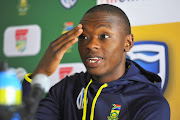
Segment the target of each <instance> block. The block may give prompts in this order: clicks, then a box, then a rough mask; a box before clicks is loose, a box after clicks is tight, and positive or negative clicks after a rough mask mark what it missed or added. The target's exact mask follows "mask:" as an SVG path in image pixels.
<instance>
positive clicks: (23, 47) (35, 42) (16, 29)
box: [3, 25, 41, 57]
mask: <svg viewBox="0 0 180 120" xmlns="http://www.w3.org/2000/svg"><path fill="white" fill-rule="evenodd" d="M40 47H41V29H40V27H39V26H38V25H24V26H12V27H8V28H6V30H5V32H4V46H3V51H4V54H5V55H6V56H7V57H17V56H32V55H36V54H37V53H38V52H39V50H40Z"/></svg>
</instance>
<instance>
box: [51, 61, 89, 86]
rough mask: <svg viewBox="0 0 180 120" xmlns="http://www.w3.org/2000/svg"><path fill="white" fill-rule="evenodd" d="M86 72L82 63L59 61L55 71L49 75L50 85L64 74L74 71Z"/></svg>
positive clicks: (73, 72) (69, 74)
mask: <svg viewBox="0 0 180 120" xmlns="http://www.w3.org/2000/svg"><path fill="white" fill-rule="evenodd" d="M82 71H83V72H86V68H85V66H84V64H83V63H61V64H59V66H58V68H57V69H56V71H55V72H54V73H53V74H52V75H51V76H49V79H50V81H51V82H50V84H51V85H50V86H53V85H54V84H56V83H57V82H59V81H60V80H62V79H63V78H64V77H66V76H71V75H74V74H75V73H80V72H82Z"/></svg>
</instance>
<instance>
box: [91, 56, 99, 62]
mask: <svg viewBox="0 0 180 120" xmlns="http://www.w3.org/2000/svg"><path fill="white" fill-rule="evenodd" d="M98 59H99V58H98V57H94V58H89V62H90V63H95V62H96V61H97V60H98Z"/></svg>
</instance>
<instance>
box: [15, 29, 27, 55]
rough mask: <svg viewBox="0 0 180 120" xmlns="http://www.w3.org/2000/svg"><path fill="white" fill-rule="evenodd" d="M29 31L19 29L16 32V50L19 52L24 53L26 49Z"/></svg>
mask: <svg viewBox="0 0 180 120" xmlns="http://www.w3.org/2000/svg"><path fill="white" fill-rule="evenodd" d="M27 33H28V29H18V30H16V49H17V50H18V51H19V52H23V51H24V50H25V48H26V40H27V36H26V35H27Z"/></svg>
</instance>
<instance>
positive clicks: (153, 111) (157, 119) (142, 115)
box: [134, 98, 170, 120]
mask: <svg viewBox="0 0 180 120" xmlns="http://www.w3.org/2000/svg"><path fill="white" fill-rule="evenodd" d="M134 120H170V107H169V104H168V102H167V101H166V99H165V98H163V99H161V100H157V101H151V102H149V103H147V104H145V105H144V106H143V107H142V108H141V110H139V112H138V114H137V115H136V117H135V119H134Z"/></svg>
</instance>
